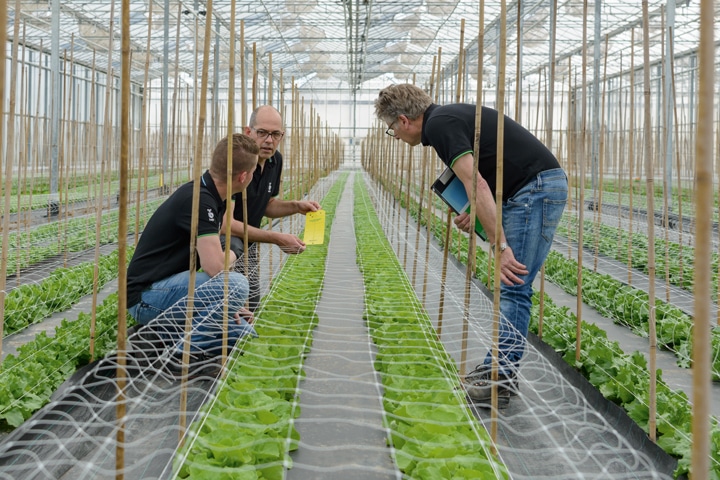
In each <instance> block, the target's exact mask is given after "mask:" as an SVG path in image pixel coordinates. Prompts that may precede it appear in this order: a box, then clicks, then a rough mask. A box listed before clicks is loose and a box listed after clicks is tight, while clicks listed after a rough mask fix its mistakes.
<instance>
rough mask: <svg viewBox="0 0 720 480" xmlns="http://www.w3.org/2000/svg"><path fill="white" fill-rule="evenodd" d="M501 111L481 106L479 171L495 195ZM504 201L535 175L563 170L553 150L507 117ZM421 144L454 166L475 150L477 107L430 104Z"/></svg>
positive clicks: (425, 116)
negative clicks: (499, 116)
mask: <svg viewBox="0 0 720 480" xmlns="http://www.w3.org/2000/svg"><path fill="white" fill-rule="evenodd" d="M498 113H499V112H498V111H497V110H493V109H492V108H489V107H482V113H481V119H480V129H481V130H480V152H479V157H478V171H479V172H480V175H482V177H483V178H484V179H485V181H487V183H488V186H489V187H490V189H491V190H492V193H493V195H495V186H496V183H497V182H496V178H495V173H496V168H497V126H498ZM504 118H505V133H504V135H505V136H504V142H503V143H504V161H505V163H504V169H503V200H507V199H508V198H511V197H512V196H513V195H515V193H517V192H518V190H520V189H521V188H522V187H523V186H525V184H527V183H528V182H529V181H530V180H531V179H533V178H535V176H536V175H537V174H538V173H540V172H544V171H545V170H551V169H553V168H560V164H559V163H558V161H557V159H556V158H555V156H554V155H553V154H552V152H550V150H549V149H548V148H547V147H546V146H545V145H544V144H543V143H542V142H541V141H540V140H538V139H537V137H535V136H534V135H533V134H532V133H530V132H529V131H528V130H526V129H525V128H524V127H523V126H521V125H520V124H519V123H517V122H515V121H514V120H512V119H511V118H509V117H507V116H505V117H504ZM421 141H422V144H423V145H425V146H427V145H430V146H432V147H433V148H434V149H435V151H436V152H437V154H438V156H439V157H440V159H441V160H442V161H443V162H444V163H445V164H446V165H448V166H450V167H452V165H453V163H454V162H455V160H457V159H458V158H460V157H461V156H463V155H465V154H466V153H469V154H472V153H473V150H474V148H475V105H470V104H466V103H456V104H450V105H436V104H432V105H430V106H429V107H428V108H427V110H425V113H424V115H423V126H422V138H421Z"/></svg>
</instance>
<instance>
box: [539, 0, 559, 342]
mask: <svg viewBox="0 0 720 480" xmlns="http://www.w3.org/2000/svg"><path fill="white" fill-rule="evenodd" d="M552 2H553V6H552V8H551V9H550V19H549V21H550V23H551V26H550V32H551V33H552V35H551V37H550V55H549V57H550V62H549V68H550V71H549V74H548V75H549V78H548V82H547V106H546V107H545V145H547V147H548V149H549V150H550V151H552V150H553V121H554V113H555V111H554V109H555V40H556V38H557V32H556V25H557V0H552ZM560 110H561V111H562V108H561V109H560ZM539 296H540V304H539V311H538V337H539V338H540V339H542V335H543V324H544V321H545V263H543V265H542V267H540V294H539Z"/></svg>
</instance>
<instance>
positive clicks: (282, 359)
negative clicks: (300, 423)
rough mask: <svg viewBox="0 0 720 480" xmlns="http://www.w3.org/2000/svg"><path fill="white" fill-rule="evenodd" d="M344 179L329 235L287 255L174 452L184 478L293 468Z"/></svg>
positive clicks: (254, 475)
mask: <svg viewBox="0 0 720 480" xmlns="http://www.w3.org/2000/svg"><path fill="white" fill-rule="evenodd" d="M346 180H347V174H344V175H342V176H341V177H340V178H339V179H338V180H337V181H336V182H335V184H334V185H333V186H332V188H331V189H330V191H329V192H328V194H327V195H326V196H325V198H324V199H323V202H322V205H323V209H324V210H325V212H326V232H325V242H324V243H323V244H322V245H314V246H312V247H310V248H308V249H306V250H305V251H304V252H303V254H302V255H297V256H292V257H289V258H288V260H287V261H286V263H285V265H284V266H283V268H282V270H281V272H280V273H279V274H278V276H277V277H275V278H274V279H273V288H272V290H271V292H270V293H269V294H268V296H267V297H266V298H265V300H264V303H263V305H262V310H260V312H259V315H258V316H259V321H258V323H257V325H256V327H255V328H256V330H257V332H258V334H259V337H258V338H254V339H252V340H251V341H249V342H247V343H245V344H244V345H243V350H242V356H238V355H237V351H236V352H235V354H234V356H233V358H232V359H231V361H230V362H229V364H228V365H229V370H228V372H227V377H226V379H225V380H224V382H223V383H222V384H221V385H220V386H219V388H218V391H217V392H216V394H215V398H214V400H213V401H212V402H209V403H208V404H206V406H205V407H203V411H202V412H201V415H200V416H199V418H200V420H198V421H196V422H194V423H193V424H192V425H191V426H190V429H189V430H188V435H187V438H186V441H185V443H184V444H183V446H182V447H181V448H180V449H179V451H178V454H177V455H176V457H175V459H174V469H175V472H176V474H177V476H178V477H179V478H192V479H196V480H197V479H213V480H215V479H222V478H227V479H230V478H232V479H242V480H246V479H252V480H256V479H282V478H283V477H284V471H285V469H286V468H291V466H292V459H291V457H290V455H289V452H290V451H293V450H296V449H297V447H298V442H299V435H298V432H297V431H296V429H295V427H294V425H293V419H294V418H297V416H298V415H299V414H300V410H299V407H298V405H297V398H296V397H297V395H298V384H299V381H300V379H301V378H302V377H303V375H304V373H303V371H302V364H303V361H304V359H305V355H306V354H307V352H308V351H309V350H310V346H311V344H312V331H313V329H314V328H315V326H316V325H317V321H318V318H317V314H316V313H315V307H316V303H317V300H318V298H319V297H320V293H321V290H322V282H323V277H324V274H325V260H326V256H327V245H328V240H329V237H328V232H329V227H330V225H332V219H333V217H334V213H335V209H336V206H337V203H338V200H339V198H340V194H341V192H342V188H343V187H344V184H345V182H346ZM299 285H302V289H298V286H299Z"/></svg>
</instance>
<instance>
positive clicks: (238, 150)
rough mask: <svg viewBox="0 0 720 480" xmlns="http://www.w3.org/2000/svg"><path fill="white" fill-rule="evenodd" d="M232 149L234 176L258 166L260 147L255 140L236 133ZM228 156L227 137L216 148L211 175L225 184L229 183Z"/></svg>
mask: <svg viewBox="0 0 720 480" xmlns="http://www.w3.org/2000/svg"><path fill="white" fill-rule="evenodd" d="M232 149H233V157H232V158H233V163H232V175H233V176H235V175H237V174H238V173H241V172H250V171H252V169H253V168H254V167H255V165H257V160H258V153H260V147H258V144H257V143H256V142H255V140H253V139H252V138H250V137H248V136H247V135H245V134H243V133H234V134H233V136H232ZM227 156H228V137H225V138H223V139H222V140H220V141H219V142H218V144H217V145H216V146H215V150H214V151H213V155H212V160H211V161H210V173H211V174H212V176H213V178H217V179H218V180H222V181H223V182H227Z"/></svg>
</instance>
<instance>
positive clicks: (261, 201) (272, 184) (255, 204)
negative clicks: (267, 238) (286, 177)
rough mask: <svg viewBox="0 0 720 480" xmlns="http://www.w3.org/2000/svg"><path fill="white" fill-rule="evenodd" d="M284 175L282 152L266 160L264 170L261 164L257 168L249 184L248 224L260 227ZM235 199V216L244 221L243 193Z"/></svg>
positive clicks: (278, 190)
mask: <svg viewBox="0 0 720 480" xmlns="http://www.w3.org/2000/svg"><path fill="white" fill-rule="evenodd" d="M281 177H282V154H281V153H280V152H277V151H276V152H275V154H274V155H273V156H272V157H270V158H268V159H267V160H265V165H264V166H263V169H262V172H261V171H260V165H258V168H256V169H255V173H254V174H253V178H252V181H251V182H250V184H249V185H248V186H247V189H246V193H245V194H246V195H247V210H248V222H247V223H248V225H251V226H253V227H258V228H259V227H260V222H262V218H263V216H264V215H265V209H266V208H267V205H268V203H269V202H270V199H271V198H272V197H276V196H278V194H279V193H280V178H281ZM233 198H234V199H235V210H234V211H233V217H234V218H235V220H240V221H241V222H242V221H243V206H242V197H241V194H237V195H235V196H234V197H233Z"/></svg>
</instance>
